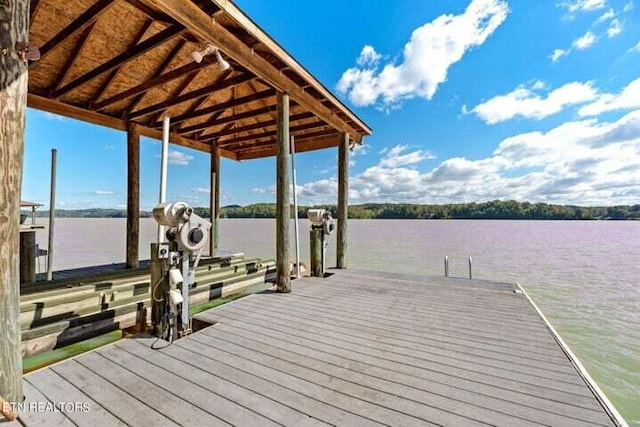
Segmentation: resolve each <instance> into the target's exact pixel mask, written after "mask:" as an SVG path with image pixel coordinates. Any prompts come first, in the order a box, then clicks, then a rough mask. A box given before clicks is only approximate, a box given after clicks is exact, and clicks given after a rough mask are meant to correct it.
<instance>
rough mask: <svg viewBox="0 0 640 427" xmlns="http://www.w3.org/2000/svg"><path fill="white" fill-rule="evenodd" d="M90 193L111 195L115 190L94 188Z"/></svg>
mask: <svg viewBox="0 0 640 427" xmlns="http://www.w3.org/2000/svg"><path fill="white" fill-rule="evenodd" d="M92 194H95V195H96V196H112V195H114V194H116V192H115V191H112V190H94V191H93V193H92Z"/></svg>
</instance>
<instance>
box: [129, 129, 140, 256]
mask: <svg viewBox="0 0 640 427" xmlns="http://www.w3.org/2000/svg"><path fill="white" fill-rule="evenodd" d="M139 247H140V133H139V132H138V128H137V126H136V125H135V124H133V123H128V124H127V268H137V267H138V266H139V259H140V256H139V253H140V252H139Z"/></svg>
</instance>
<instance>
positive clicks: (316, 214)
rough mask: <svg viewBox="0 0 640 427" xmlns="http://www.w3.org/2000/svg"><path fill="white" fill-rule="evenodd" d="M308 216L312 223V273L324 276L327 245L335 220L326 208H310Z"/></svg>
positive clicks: (310, 239)
mask: <svg viewBox="0 0 640 427" xmlns="http://www.w3.org/2000/svg"><path fill="white" fill-rule="evenodd" d="M307 218H308V219H309V222H310V225H311V234H310V237H309V242H310V246H311V248H310V251H311V275H312V276H316V277H324V275H325V271H326V265H325V264H326V259H327V247H328V246H329V236H331V235H332V234H333V232H334V230H335V221H334V220H333V218H332V217H331V212H329V211H328V210H326V209H309V210H308V211H307Z"/></svg>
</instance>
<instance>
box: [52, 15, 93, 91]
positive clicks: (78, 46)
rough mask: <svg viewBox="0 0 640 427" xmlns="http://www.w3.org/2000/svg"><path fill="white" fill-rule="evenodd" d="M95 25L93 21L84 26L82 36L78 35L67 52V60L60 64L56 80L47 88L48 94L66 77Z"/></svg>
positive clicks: (56, 88) (57, 87) (60, 84)
mask: <svg viewBox="0 0 640 427" xmlns="http://www.w3.org/2000/svg"><path fill="white" fill-rule="evenodd" d="M95 26H96V22H95V21H94V22H93V23H92V24H91V25H89V26H88V27H87V28H85V30H84V32H83V34H82V36H81V37H80V40H79V41H78V43H76V45H75V46H74V48H73V50H72V51H71V53H70V54H69V57H68V58H67V61H66V62H65V64H64V65H63V66H62V68H61V71H60V74H59V75H58V77H56V81H55V82H54V83H53V85H51V88H50V89H49V93H50V94H53V92H54V91H56V90H58V89H59V88H60V86H62V83H63V82H64V80H65V79H66V77H67V75H68V74H69V71H70V70H71V68H72V67H73V63H74V62H75V60H76V59H77V58H78V56H79V55H80V52H82V49H83V48H84V45H85V44H87V40H89V37H90V36H91V32H92V31H93V29H94V28H95Z"/></svg>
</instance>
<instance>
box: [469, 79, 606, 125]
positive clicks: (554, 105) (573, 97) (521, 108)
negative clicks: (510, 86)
mask: <svg viewBox="0 0 640 427" xmlns="http://www.w3.org/2000/svg"><path fill="white" fill-rule="evenodd" d="M542 88H543V86H542V85H540V84H539V82H536V83H534V84H533V85H531V87H526V86H520V87H518V88H516V89H515V90H513V91H512V92H510V93H508V94H506V95H499V96H496V97H493V98H491V99H489V100H488V101H485V102H483V103H482V104H479V105H477V106H476V107H474V108H473V109H472V110H471V111H470V112H472V113H475V114H476V115H477V116H478V117H480V118H481V119H482V120H484V121H485V122H486V123H488V124H496V123H500V122H504V121H506V120H510V119H513V118H515V117H524V118H529V119H542V118H545V117H548V116H550V115H552V114H556V113H559V112H560V111H562V110H563V109H564V108H565V107H567V106H570V105H576V104H583V103H585V102H588V101H593V100H595V99H596V98H597V95H598V92H597V90H596V89H594V88H593V86H592V83H591V82H586V83H580V82H572V83H567V84H565V85H563V86H561V87H559V88H557V89H555V90H553V91H551V92H549V93H547V94H546V96H545V95H541V94H540V93H539V92H540V90H541V89H542ZM536 91H538V92H536Z"/></svg>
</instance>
